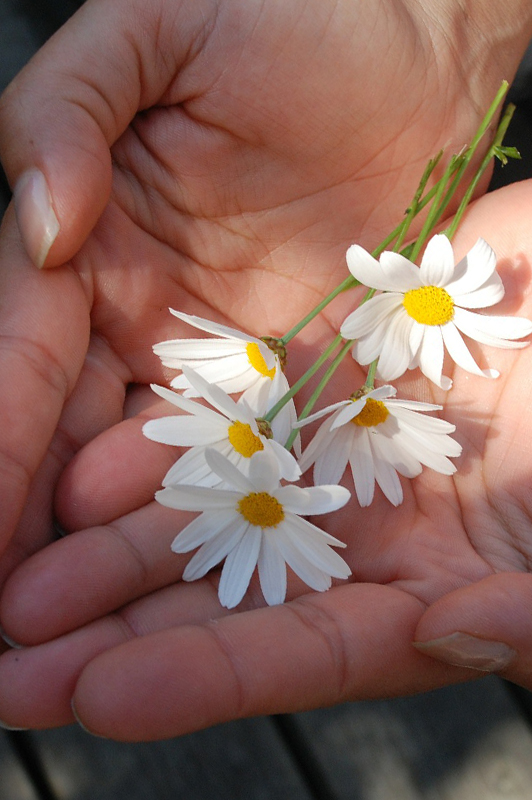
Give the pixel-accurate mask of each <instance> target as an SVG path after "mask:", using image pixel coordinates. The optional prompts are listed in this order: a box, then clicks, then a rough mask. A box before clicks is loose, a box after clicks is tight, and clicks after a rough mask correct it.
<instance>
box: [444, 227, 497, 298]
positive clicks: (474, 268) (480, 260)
mask: <svg viewBox="0 0 532 800" xmlns="http://www.w3.org/2000/svg"><path fill="white" fill-rule="evenodd" d="M496 266H497V257H496V255H495V253H494V251H493V250H492V249H491V247H490V246H489V244H488V243H487V242H486V241H484V239H478V240H477V242H476V243H475V245H474V246H473V247H472V248H471V250H470V251H469V253H467V255H466V256H465V257H464V258H463V259H462V260H461V261H459V262H458V264H457V265H456V267H455V270H454V275H453V278H452V280H451V281H449V283H448V284H447V286H446V287H445V288H446V290H447V291H448V292H449V294H450V295H451V296H452V297H453V298H454V297H457V296H458V295H463V294H469V293H470V292H474V291H475V290H476V289H479V288H480V287H481V286H483V285H484V284H485V283H486V281H488V280H489V279H490V277H491V276H492V275H493V273H494V271H495V267H496Z"/></svg>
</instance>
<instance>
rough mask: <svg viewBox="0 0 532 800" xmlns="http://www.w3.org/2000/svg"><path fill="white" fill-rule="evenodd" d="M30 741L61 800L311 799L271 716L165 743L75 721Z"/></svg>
mask: <svg viewBox="0 0 532 800" xmlns="http://www.w3.org/2000/svg"><path fill="white" fill-rule="evenodd" d="M33 739H34V742H35V743H36V745H37V747H38V750H39V755H40V758H41V761H42V763H43V765H44V768H45V771H46V774H47V778H48V781H49V783H50V785H51V787H52V789H53V791H54V792H55V793H56V795H57V797H58V798H68V800H146V798H152V797H153V798H157V800H177V798H186V800H207V798H208V800H273V798H275V800H311V797H312V796H311V794H309V792H308V790H307V788H306V786H305V783H304V781H303V779H302V777H301V776H300V774H299V772H298V770H297V768H296V766H295V765H294V763H293V762H292V759H291V757H290V755H289V753H288V751H287V749H286V748H285V746H284V743H283V741H282V739H281V738H280V736H279V735H278V733H277V730H276V728H275V725H274V724H273V722H272V720H271V719H269V718H268V717H265V718H261V719H250V720H239V721H238V722H231V723H227V724H224V725H220V726H217V727H215V728H210V729H208V730H205V731H200V732H198V733H194V734H190V735H188V736H183V737H181V738H178V739H171V740H168V741H163V742H151V743H139V744H124V743H120V742H112V741H107V740H105V739H100V738H96V737H93V736H90V735H89V734H86V733H85V732H84V731H82V730H81V728H79V727H77V726H69V727H67V728H62V729H57V730H50V731H40V732H36V733H34V734H33ZM13 797H16V795H14V796H13ZM13 797H12V798H10V800H13ZM6 800H7V798H6ZM17 800H18V797H17Z"/></svg>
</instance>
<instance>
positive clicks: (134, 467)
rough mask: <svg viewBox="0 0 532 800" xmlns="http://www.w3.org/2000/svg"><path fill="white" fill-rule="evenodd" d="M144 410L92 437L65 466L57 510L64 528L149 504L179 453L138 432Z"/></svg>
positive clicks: (89, 524)
mask: <svg viewBox="0 0 532 800" xmlns="http://www.w3.org/2000/svg"><path fill="white" fill-rule="evenodd" d="M148 418H149V417H148V415H144V414H143V415H141V416H138V417H134V418H132V419H128V420H125V421H123V422H121V423H119V424H117V425H115V426H114V427H113V428H111V429H110V430H108V431H105V432H104V433H103V434H102V435H101V436H98V437H96V438H95V439H93V440H92V441H90V442H89V443H88V444H87V445H86V446H85V447H84V448H83V449H82V450H81V451H80V452H79V453H78V454H77V456H76V457H75V458H73V459H72V461H71V462H70V463H69V464H68V466H67V467H66V469H65V471H64V473H63V474H62V476H61V480H60V482H59V484H58V487H57V495H56V513H57V517H58V520H59V522H60V523H61V525H62V526H63V527H64V529H65V530H67V531H75V530H82V529H85V528H89V527H93V526H95V525H105V524H107V523H108V522H111V520H115V519H118V518H119V517H121V516H123V515H125V514H129V513H131V512H132V511H133V510H134V509H137V508H140V507H141V506H143V505H145V504H146V503H149V502H150V501H151V500H152V499H153V496H154V494H155V492H156V490H157V489H159V488H160V486H161V481H162V479H163V477H164V475H165V474H166V472H167V471H168V470H169V469H170V467H171V466H172V464H173V463H174V461H175V460H176V458H177V454H176V448H174V447H172V448H170V447H166V446H164V445H160V444H157V443H154V442H150V441H149V440H148V439H146V437H145V436H144V435H143V434H142V424H143V422H145V421H146V420H147V419H148Z"/></svg>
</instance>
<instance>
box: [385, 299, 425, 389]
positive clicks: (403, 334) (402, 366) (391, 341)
mask: <svg viewBox="0 0 532 800" xmlns="http://www.w3.org/2000/svg"><path fill="white" fill-rule="evenodd" d="M415 324H416V323H415V322H414V320H413V319H412V317H410V316H409V315H408V314H407V313H406V311H404V310H399V311H398V312H397V313H396V314H395V315H394V316H393V317H392V318H391V319H390V322H389V325H388V330H387V331H386V334H385V337H384V341H383V343H382V350H381V354H380V358H379V363H378V371H379V375H380V376H381V378H382V380H385V381H393V380H395V378H399V377H400V376H401V375H403V374H404V373H405V372H406V370H407V369H408V366H409V364H410V361H411V360H412V355H413V352H412V350H411V348H410V331H411V329H412V327H413V326H414V325H415Z"/></svg>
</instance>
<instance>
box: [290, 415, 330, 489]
mask: <svg viewBox="0 0 532 800" xmlns="http://www.w3.org/2000/svg"><path fill="white" fill-rule="evenodd" d="M332 436H333V434H332V433H331V431H330V427H329V421H328V420H325V422H324V423H323V424H322V425H320V427H319V428H318V430H317V431H316V434H315V435H314V438H313V439H312V440H311V441H310V443H309V444H308V446H307V447H306V448H305V450H304V452H303V454H302V456H301V457H300V459H299V462H298V463H299V467H300V469H301V472H302V473H305V472H306V471H307V469H308V468H309V467H310V466H312V464H314V462H315V460H316V459H317V457H318V456H319V455H320V453H322V452H323V450H325V448H327V447H328V446H329V441H330V440H331V439H332ZM325 482H326V483H334V481H329V480H327V481H325Z"/></svg>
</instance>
